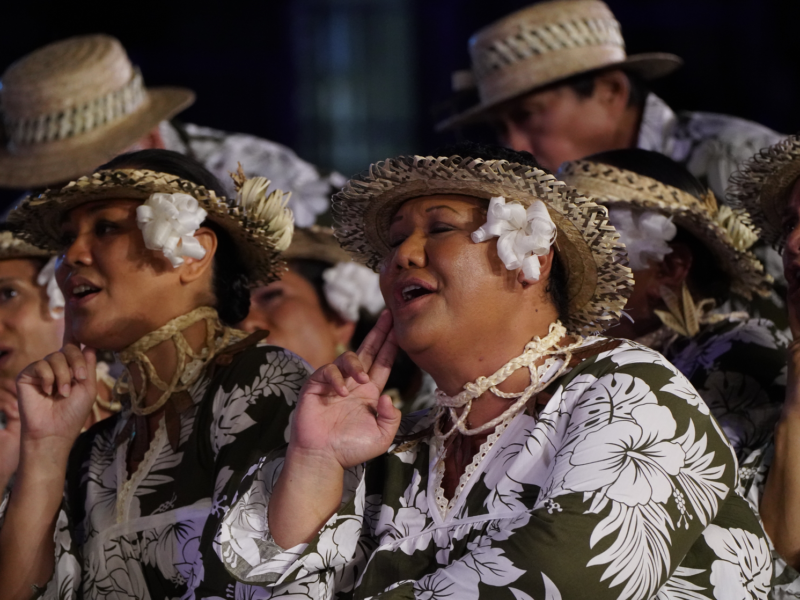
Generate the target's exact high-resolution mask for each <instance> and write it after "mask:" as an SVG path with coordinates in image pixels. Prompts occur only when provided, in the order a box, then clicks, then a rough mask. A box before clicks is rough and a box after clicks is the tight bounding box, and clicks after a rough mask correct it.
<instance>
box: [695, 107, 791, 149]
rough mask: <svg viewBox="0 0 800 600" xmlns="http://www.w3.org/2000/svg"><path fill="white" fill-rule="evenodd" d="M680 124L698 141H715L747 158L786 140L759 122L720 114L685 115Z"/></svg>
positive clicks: (697, 113)
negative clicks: (745, 155)
mask: <svg viewBox="0 0 800 600" xmlns="http://www.w3.org/2000/svg"><path fill="white" fill-rule="evenodd" d="M679 122H680V124H681V126H682V127H680V126H679V128H682V129H683V130H684V133H687V134H688V135H689V136H690V137H692V138H694V139H695V140H697V141H704V140H709V141H715V142H717V143H719V144H722V145H725V146H729V147H730V148H731V149H738V150H737V152H738V153H741V154H747V155H748V156H751V155H752V154H754V153H755V152H756V151H758V150H760V149H761V148H764V147H766V146H771V145H772V144H775V143H776V142H778V141H779V140H781V139H783V138H785V137H786V136H785V135H783V134H780V133H778V132H776V131H773V130H772V129H770V128H769V127H766V126H764V125H761V124H760V123H756V122H754V121H748V120H747V119H742V118H740V117H734V116H732V115H723V114H718V113H709V112H682V113H680V115H679Z"/></svg>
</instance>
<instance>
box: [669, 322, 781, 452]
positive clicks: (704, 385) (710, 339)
mask: <svg viewBox="0 0 800 600" xmlns="http://www.w3.org/2000/svg"><path fill="white" fill-rule="evenodd" d="M788 346H789V340H788V338H787V337H786V336H785V335H784V334H783V332H781V331H780V330H779V329H778V328H777V327H776V326H775V325H774V324H773V323H772V321H769V320H767V319H748V318H735V317H734V316H730V315H729V316H728V317H727V318H726V319H725V320H723V321H720V322H718V323H714V324H709V325H704V326H703V327H702V328H701V330H700V332H699V333H698V334H697V335H696V336H694V337H693V338H691V339H689V338H678V339H677V340H676V341H674V342H673V343H671V344H670V345H669V346H668V347H667V348H666V349H665V350H663V353H664V356H666V357H667V359H668V360H669V361H670V362H671V363H672V364H674V365H675V366H676V367H677V368H678V370H679V371H680V372H681V373H683V374H684V375H686V378H687V379H688V380H689V381H690V382H691V384H692V385H693V386H694V387H695V388H696V389H697V391H698V392H699V393H700V396H701V397H702V398H703V400H705V403H706V404H707V405H708V407H709V408H710V409H711V414H712V415H714V417H715V418H716V419H717V421H719V424H720V426H721V427H722V430H723V431H724V432H725V435H726V436H727V437H728V440H729V441H730V442H731V445H732V446H733V449H734V451H735V452H736V457H737V458H738V459H739V461H740V462H741V461H742V460H744V458H745V457H747V456H748V455H749V454H750V453H751V452H753V451H754V450H755V449H756V448H759V447H761V446H762V445H763V444H764V443H766V441H767V440H768V439H770V438H771V437H772V432H773V429H774V428H775V423H776V422H777V420H778V416H779V415H780V412H781V406H782V405H783V399H784V396H785V395H786V349H787V348H788Z"/></svg>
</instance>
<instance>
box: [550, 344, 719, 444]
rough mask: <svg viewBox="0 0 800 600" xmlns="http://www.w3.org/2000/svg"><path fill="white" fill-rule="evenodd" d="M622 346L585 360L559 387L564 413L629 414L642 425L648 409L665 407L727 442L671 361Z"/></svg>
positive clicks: (641, 348)
mask: <svg viewBox="0 0 800 600" xmlns="http://www.w3.org/2000/svg"><path fill="white" fill-rule="evenodd" d="M619 342H620V343H619V345H617V346H616V347H614V348H612V349H610V350H607V351H603V352H600V353H599V354H597V355H595V356H593V357H590V358H588V359H586V360H584V361H583V362H582V363H581V364H580V365H578V366H577V367H576V368H574V369H573V370H572V371H570V372H569V373H567V374H566V375H565V376H563V377H561V378H560V379H559V380H558V381H557V382H556V383H555V385H557V386H558V387H557V388H556V389H555V390H553V392H554V394H555V395H559V394H560V404H561V406H562V408H563V410H566V411H567V412H570V413H571V414H573V417H574V416H575V415H582V416H581V418H586V419H589V420H592V419H593V418H594V416H593V411H595V410H600V412H603V411H605V412H608V413H609V415H613V417H614V418H615V419H616V418H620V417H621V416H622V415H627V418H631V419H634V420H637V419H639V418H641V417H642V415H643V414H644V413H647V412H648V410H645V409H644V407H648V406H649V407H655V406H659V407H663V408H664V409H665V410H667V411H668V412H669V413H671V414H672V416H673V417H674V418H675V419H677V420H679V421H682V422H684V424H685V422H686V421H687V420H693V421H696V422H695V425H696V426H697V428H702V429H709V430H714V431H716V432H717V434H718V437H722V433H721V431H719V428H718V427H717V426H716V425H715V423H714V422H713V419H711V417H710V411H709V409H708V406H707V405H706V404H705V402H704V401H703V399H702V398H701V397H700V395H699V393H698V392H697V390H696V389H695V388H694V386H693V385H692V384H691V383H690V382H689V380H688V379H687V378H686V377H685V376H684V375H683V374H682V373H681V372H680V371H679V370H678V369H677V368H676V367H675V366H674V365H673V364H672V363H671V362H670V361H668V360H667V359H666V358H665V357H664V356H663V355H662V354H660V353H658V352H656V351H655V350H652V349H650V348H647V347H646V346H642V345H641V344H638V343H636V342H633V341H630V340H619ZM551 389H552V388H551ZM640 409H641V410H640ZM649 411H650V412H652V413H653V414H656V413H658V412H659V411H658V410H653V409H652V408H651V409H649ZM662 412H663V411H662ZM598 414H599V413H598ZM609 418H610V417H609Z"/></svg>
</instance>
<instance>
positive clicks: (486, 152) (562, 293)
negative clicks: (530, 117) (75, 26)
mask: <svg viewBox="0 0 800 600" xmlns="http://www.w3.org/2000/svg"><path fill="white" fill-rule="evenodd" d="M434 154H435V155H436V156H454V155H457V156H461V157H463V158H467V157H470V158H482V159H483V160H507V161H508V162H512V163H519V164H521V165H528V166H530V167H535V168H537V169H542V170H543V171H546V172H548V173H549V171H548V170H547V169H545V168H544V167H543V166H541V165H540V164H539V163H538V162H536V159H535V158H534V157H533V154H531V153H530V152H524V151H517V150H511V149H510V148H504V147H503V146H496V145H494V144H478V143H475V142H459V143H457V144H452V145H449V146H444V147H442V148H439V149H437V150H436V152H435V153H434ZM545 291H546V292H547V293H548V294H549V295H550V299H551V300H552V302H553V305H555V307H556V311H558V317H559V319H561V320H562V321H565V320H566V319H567V318H568V316H569V294H568V288H567V270H566V268H565V267H564V263H563V262H562V261H561V258H560V257H559V255H558V251H556V252H554V253H553V264H552V266H551V267H550V280H549V281H548V283H547V287H546V288H545Z"/></svg>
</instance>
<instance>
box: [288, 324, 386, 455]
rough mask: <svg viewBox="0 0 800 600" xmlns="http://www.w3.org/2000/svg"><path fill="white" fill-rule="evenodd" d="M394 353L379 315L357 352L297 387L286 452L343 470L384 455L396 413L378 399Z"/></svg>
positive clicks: (383, 401)
mask: <svg viewBox="0 0 800 600" xmlns="http://www.w3.org/2000/svg"><path fill="white" fill-rule="evenodd" d="M396 354H397V344H396V342H395V339H394V334H393V332H392V317H391V314H390V313H389V312H388V311H385V312H384V313H383V314H382V315H381V317H380V319H378V322H377V323H376V325H375V327H374V328H373V330H372V331H371V332H370V333H369V335H367V337H366V338H365V339H364V342H363V344H361V347H360V348H359V349H358V352H357V353H354V352H346V353H345V354H343V355H341V356H340V357H339V358H337V359H336V362H335V363H333V364H330V365H326V366H324V367H322V368H320V369H319V370H317V371H316V372H315V373H314V374H313V375H312V376H311V378H310V379H309V381H308V382H307V383H306V385H305V386H304V387H303V389H302V391H301V393H300V399H299V401H298V406H297V409H296V410H295V413H294V417H293V422H292V433H291V442H290V444H289V449H290V452H292V451H294V452H301V453H303V454H307V455H318V456H325V457H332V458H333V459H335V460H336V461H337V462H338V463H339V464H340V465H341V466H342V468H343V469H347V468H350V467H353V466H355V465H358V464H360V463H362V462H365V461H367V460H369V459H371V458H374V457H376V456H379V455H380V454H383V453H384V452H386V450H387V449H388V448H389V446H390V445H391V443H392V440H393V439H394V435H395V433H396V432H397V428H398V426H399V425H400V411H399V410H397V409H396V408H395V407H394V406H393V405H392V401H391V399H390V398H389V397H388V396H386V395H382V392H383V387H384V385H385V384H386V381H387V379H388V377H389V373H390V371H391V367H392V362H393V361H394V358H395V355H396Z"/></svg>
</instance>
